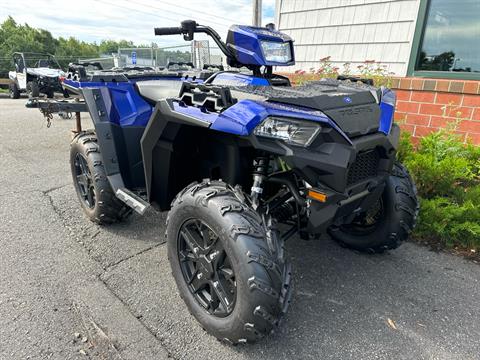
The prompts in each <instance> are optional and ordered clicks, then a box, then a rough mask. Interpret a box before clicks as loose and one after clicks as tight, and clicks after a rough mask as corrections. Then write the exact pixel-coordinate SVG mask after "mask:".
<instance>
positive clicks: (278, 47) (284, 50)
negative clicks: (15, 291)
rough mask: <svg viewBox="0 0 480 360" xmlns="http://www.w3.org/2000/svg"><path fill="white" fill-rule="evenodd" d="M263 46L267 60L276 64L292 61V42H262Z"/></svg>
mask: <svg viewBox="0 0 480 360" xmlns="http://www.w3.org/2000/svg"><path fill="white" fill-rule="evenodd" d="M261 44H262V51H263V56H264V57H265V60H267V61H271V62H276V63H289V62H290V61H292V49H291V46H290V42H276V41H262V42H261Z"/></svg>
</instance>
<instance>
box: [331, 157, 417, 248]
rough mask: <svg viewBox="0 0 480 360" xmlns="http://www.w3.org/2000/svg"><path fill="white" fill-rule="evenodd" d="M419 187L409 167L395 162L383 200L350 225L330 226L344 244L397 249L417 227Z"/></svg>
mask: <svg viewBox="0 0 480 360" xmlns="http://www.w3.org/2000/svg"><path fill="white" fill-rule="evenodd" d="M418 209H419V206H418V199H417V189H416V187H415V184H414V183H413V181H412V178H411V177H410V175H409V173H408V171H407V169H406V168H405V167H404V166H403V165H402V164H400V163H398V162H397V163H395V165H394V168H393V170H392V174H391V175H390V176H389V177H388V178H387V181H386V184H385V190H384V192H383V195H382V197H381V198H380V199H379V201H378V202H377V203H376V204H374V205H373V206H372V208H371V209H370V210H369V211H367V212H366V213H363V214H360V215H359V216H357V218H356V219H354V221H353V222H352V223H350V224H346V225H342V226H340V227H332V228H330V229H329V233H330V235H331V236H332V237H333V238H334V239H335V240H337V241H338V242H339V243H341V244H342V245H345V246H347V247H350V248H353V249H356V250H359V251H365V252H370V253H381V252H384V251H385V250H388V249H395V248H397V247H399V246H400V244H401V243H402V241H404V240H406V239H407V238H408V235H409V234H410V232H411V231H412V230H413V228H414V227H415V222H416V219H417V215H418Z"/></svg>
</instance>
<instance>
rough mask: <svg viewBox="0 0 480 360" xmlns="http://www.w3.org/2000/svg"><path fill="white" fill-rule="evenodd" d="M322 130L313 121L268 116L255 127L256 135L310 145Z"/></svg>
mask: <svg viewBox="0 0 480 360" xmlns="http://www.w3.org/2000/svg"><path fill="white" fill-rule="evenodd" d="M319 131H320V125H319V124H317V123H315V122H313V121H299V120H293V119H287V118H277V117H268V118H266V119H265V120H264V121H263V122H262V123H261V124H260V125H258V126H257V127H256V128H255V131H254V133H255V135H258V136H264V137H269V138H274V139H280V140H284V141H285V142H287V143H290V144H294V145H301V146H308V145H310V144H311V143H312V141H313V139H315V137H316V136H317V134H318V132H319Z"/></svg>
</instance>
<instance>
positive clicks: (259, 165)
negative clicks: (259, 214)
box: [250, 154, 270, 210]
mask: <svg viewBox="0 0 480 360" xmlns="http://www.w3.org/2000/svg"><path fill="white" fill-rule="evenodd" d="M269 164H270V156H269V155H266V154H261V155H259V156H257V157H256V158H255V159H254V160H253V185H252V189H251V193H250V197H251V198H252V205H253V208H254V209H255V210H256V209H257V208H258V206H259V205H260V196H261V195H262V192H263V183H264V181H265V179H266V178H267V176H268V168H269Z"/></svg>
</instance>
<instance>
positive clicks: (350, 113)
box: [338, 106, 373, 116]
mask: <svg viewBox="0 0 480 360" xmlns="http://www.w3.org/2000/svg"><path fill="white" fill-rule="evenodd" d="M338 112H339V113H340V114H342V115H343V116H355V115H360V114H364V113H371V112H373V110H372V108H370V107H368V106H360V107H354V108H350V109H345V110H339V111H338Z"/></svg>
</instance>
